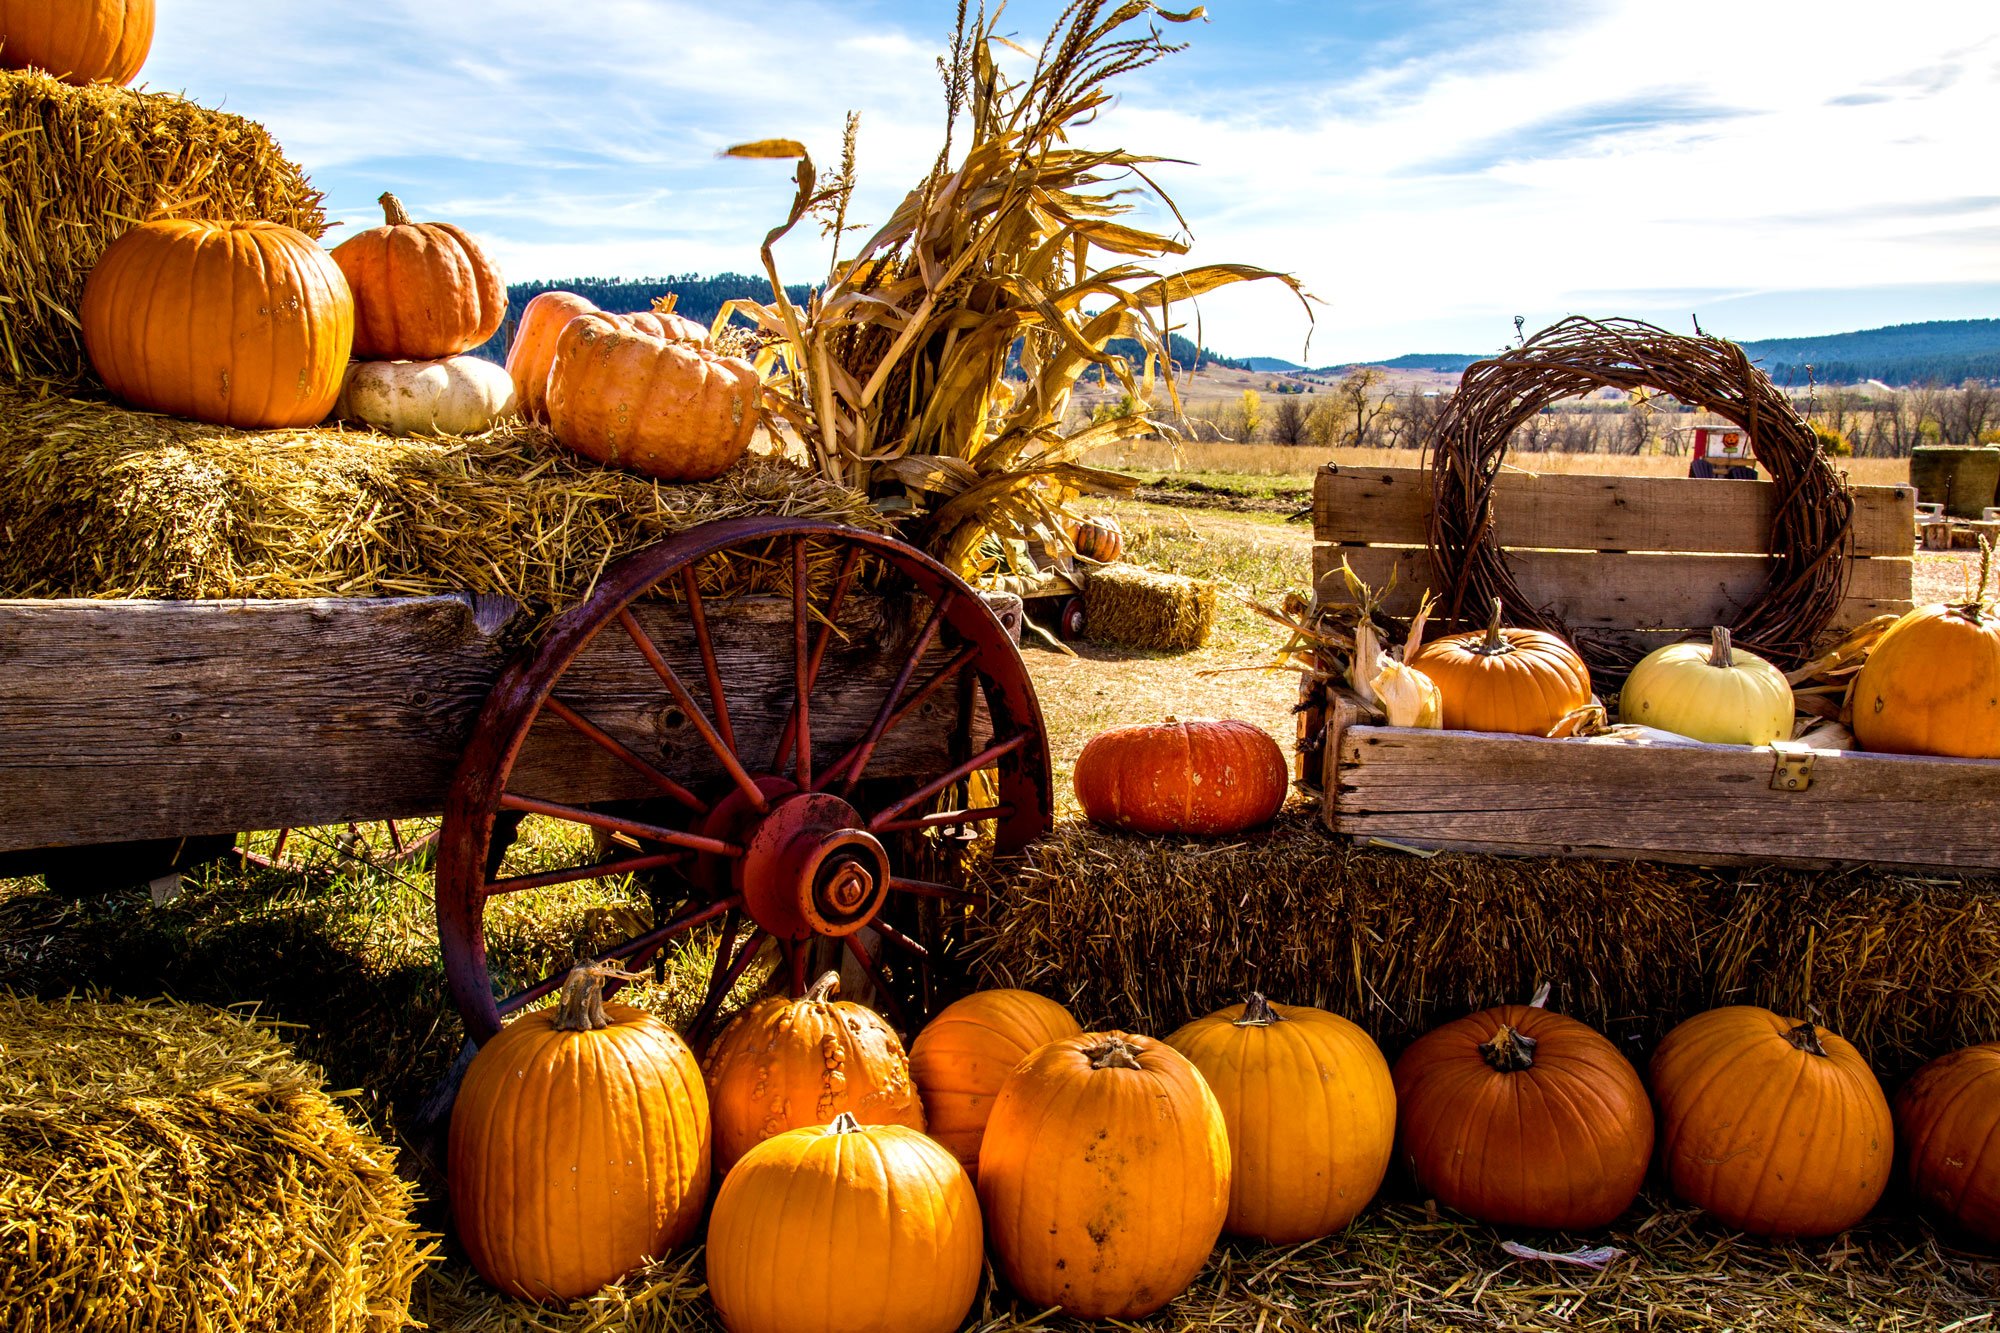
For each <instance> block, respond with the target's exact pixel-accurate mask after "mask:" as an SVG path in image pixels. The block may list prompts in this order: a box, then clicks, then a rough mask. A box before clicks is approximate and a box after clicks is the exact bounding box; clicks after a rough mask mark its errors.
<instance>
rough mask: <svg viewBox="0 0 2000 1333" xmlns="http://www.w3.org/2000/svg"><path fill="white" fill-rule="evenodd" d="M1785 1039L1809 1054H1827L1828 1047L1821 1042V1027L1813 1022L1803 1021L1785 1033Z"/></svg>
mask: <svg viewBox="0 0 2000 1333" xmlns="http://www.w3.org/2000/svg"><path fill="white" fill-rule="evenodd" d="M1785 1040H1786V1041H1788V1042H1790V1043H1791V1044H1792V1045H1794V1046H1796V1047H1798V1049H1800V1050H1802V1051H1804V1052H1805V1053H1806V1054H1807V1055H1825V1054H1826V1047H1824V1046H1822V1045H1820V1044H1819V1029H1818V1028H1816V1027H1814V1026H1813V1025H1812V1024H1811V1023H1801V1024H1799V1025H1798V1026H1797V1027H1795V1028H1793V1029H1792V1030H1791V1031H1790V1032H1787V1033H1786V1034H1785Z"/></svg>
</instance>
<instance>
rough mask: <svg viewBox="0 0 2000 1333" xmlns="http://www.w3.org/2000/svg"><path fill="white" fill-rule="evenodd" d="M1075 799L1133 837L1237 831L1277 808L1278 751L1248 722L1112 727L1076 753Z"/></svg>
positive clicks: (1280, 783)
mask: <svg viewBox="0 0 2000 1333" xmlns="http://www.w3.org/2000/svg"><path fill="white" fill-rule="evenodd" d="M1073 781H1074V783H1075V786H1076V799H1077V801H1078V803H1079V804H1081V805H1082V806H1083V813H1084V815H1085V816H1086V817H1087V818H1089V819H1090V820H1092V821H1093V822H1095V823H1099V824H1105V825H1109V826H1110V827H1112V828H1120V829H1126V830H1129V831H1131V832H1134V833H1198V834H1215V833H1240V832H1241V831H1243V830H1244V829H1250V828H1256V827H1257V826H1259V825H1261V824H1268V823H1270V822H1271V820H1272V818H1273V817H1274V816H1275V815H1276V814H1277V813H1278V810H1279V808H1280V807H1282V806H1283V805H1284V803H1285V793H1286V791H1287V789H1288V787H1289V777H1288V775H1287V774H1286V772H1285V753H1284V751H1282V750H1280V749H1279V748H1278V743H1277V742H1276V741H1274V740H1272V739H1271V737H1270V735H1269V733H1267V732H1266V731H1265V730H1264V729H1263V728H1262V727H1259V726H1255V725H1253V724H1251V723H1249V722H1237V721H1233V720H1226V719H1225V720H1218V719H1216V718H1206V717H1191V718H1188V719H1186V720H1181V719H1177V718H1168V719H1167V720H1166V721H1165V722H1157V723H1142V724H1139V725H1135V726H1125V727H1112V728H1110V729H1109V730H1107V731H1101V732H1099V733H1098V734H1097V735H1095V736H1092V737H1091V738H1090V740H1089V741H1087V742H1086V743H1085V744H1084V747H1083V753H1082V754H1080V755H1078V756H1077V760H1076V773H1075V775H1074V778H1073Z"/></svg>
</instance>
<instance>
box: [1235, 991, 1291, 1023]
mask: <svg viewBox="0 0 2000 1333" xmlns="http://www.w3.org/2000/svg"><path fill="white" fill-rule="evenodd" d="M1285 1021H1286V1019H1285V1016H1284V1015H1283V1014H1281V1013H1279V1012H1278V1011H1277V1010H1276V1009H1273V1008H1272V1007H1271V1002H1270V1001H1269V1000H1267V999H1265V998H1264V992H1262V991H1258V990H1253V991H1251V992H1250V998H1249V999H1247V1000H1245V1001H1244V1002H1243V1017H1241V1018H1239V1019H1237V1020H1236V1026H1237V1027H1240V1028H1267V1027H1269V1026H1271V1024H1273V1023H1283V1022H1285Z"/></svg>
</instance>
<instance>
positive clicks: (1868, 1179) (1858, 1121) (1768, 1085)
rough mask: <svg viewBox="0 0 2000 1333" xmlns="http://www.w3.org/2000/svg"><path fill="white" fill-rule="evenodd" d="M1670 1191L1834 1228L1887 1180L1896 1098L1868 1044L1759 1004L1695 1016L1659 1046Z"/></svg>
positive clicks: (1770, 1225)
mask: <svg viewBox="0 0 2000 1333" xmlns="http://www.w3.org/2000/svg"><path fill="white" fill-rule="evenodd" d="M1651 1072H1652V1084H1653V1096H1654V1097H1655V1098H1656V1099H1657V1100H1658V1102H1659V1106H1660V1143H1661V1155H1662V1157H1663V1158H1664V1160H1665V1163H1666V1169H1667V1178H1668V1181H1669V1182H1670V1183H1671V1184H1672V1186H1673V1190H1674V1193H1675V1194H1677V1195H1678V1196H1680V1197H1681V1198H1683V1199H1685V1200H1687V1201H1688V1202H1689V1203H1692V1204H1695V1205H1696V1206H1698V1207H1701V1208H1705V1209H1707V1210H1708V1211H1709V1212H1711V1213H1713V1214H1714V1215H1715V1216H1716V1217H1718V1218H1720V1219H1721V1220H1722V1221H1723V1222H1724V1223H1725V1224H1726V1225H1728V1226H1731V1227H1735V1228H1736V1229H1737V1230H1739V1231H1748V1232H1751V1233H1753V1234H1755V1235H1759V1236H1829V1235H1832V1234H1833V1233H1834V1232H1836V1231H1841V1230H1844V1229H1846V1228H1847V1227H1851V1226H1853V1225H1854V1224H1855V1223H1856V1222H1859V1221H1860V1220H1861V1219H1862V1218H1864V1217H1866V1216H1867V1215H1868V1210H1869V1209H1870V1208H1873V1207H1874V1206H1875V1202H1876V1200H1878V1199H1880V1198H1881V1197H1882V1191H1883V1189H1884V1188H1885V1187H1886V1186H1887V1185H1888V1183H1889V1165H1890V1161H1891V1159H1892V1157H1893V1155H1894V1150H1895V1132H1894V1129H1893V1126H1892V1125H1891V1123H1890V1117H1889V1103H1888V1100H1887V1099H1886V1098H1884V1097H1883V1095H1882V1085H1881V1084H1880V1083H1878V1082H1877V1081H1876V1079H1875V1075H1874V1073H1873V1072H1872V1071H1871V1070H1870V1069H1869V1068H1868V1062H1867V1061H1866V1060H1864V1059H1862V1058H1861V1053H1860V1052H1859V1051H1857V1050H1855V1049H1854V1047H1852V1046H1851V1045H1849V1044H1848V1043H1847V1042H1845V1041H1843V1040H1842V1039H1841V1038H1840V1037H1838V1036H1836V1035H1835V1034H1833V1033H1831V1032H1828V1031H1827V1030H1826V1029H1824V1028H1820V1027H1815V1026H1814V1025H1813V1024H1811V1023H1808V1022H1803V1021H1801V1020H1799V1019H1795V1018H1781V1017H1779V1016H1778V1015H1777V1014H1774V1013H1772V1012H1771V1011H1770V1010H1768V1009H1759V1008H1757V1007H1755V1006H1753V1005H1732V1006H1729V1007H1727V1008H1723V1009H1711V1010H1709V1011H1708V1012H1707V1013H1705V1014H1697V1015H1695V1016H1694V1017H1693V1018H1690V1019H1688V1020H1687V1021H1686V1022H1684V1023H1682V1024H1681V1025H1680V1026H1678V1027H1676V1028H1675V1029H1674V1030H1673V1031H1671V1032H1669V1033H1668V1034H1667V1035H1666V1037H1665V1039H1663V1040H1662V1041H1661V1042H1660V1045H1659V1049H1658V1050H1656V1051H1655V1052H1654V1053H1653V1063H1652V1071H1651Z"/></svg>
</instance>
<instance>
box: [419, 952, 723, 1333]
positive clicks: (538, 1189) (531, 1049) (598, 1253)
mask: <svg viewBox="0 0 2000 1333" xmlns="http://www.w3.org/2000/svg"><path fill="white" fill-rule="evenodd" d="M607 975H615V974H614V973H612V972H611V971H610V969H606V968H594V967H579V968H576V969H574V970H572V971H571V972H570V974H569V977H568V978H567V979H566V980H565V981H564V983H563V988H562V999H561V1002H560V1003H559V1004H558V1005H557V1006H556V1007H554V1008H550V1009H539V1010H535V1011H533V1012H531V1013H526V1014H522V1015H521V1016H520V1017H519V1018H516V1019H515V1020H514V1021H513V1022H511V1023H509V1024H508V1025H507V1026H506V1027H504V1028H502V1029H501V1030H500V1032H499V1034H498V1035H497V1036H495V1037H494V1038H493V1039H492V1040H491V1041H489V1042H487V1043H486V1044H485V1045H484V1046H482V1047H480V1049H479V1054H478V1055H477V1056H475V1057H474V1058H473V1061H472V1065H471V1067H470V1068H469V1069H467V1070H466V1073H465V1081H464V1083H463V1084H461V1085H460V1087H459V1090H458V1100H457V1101H456V1103H455V1104H454V1105H453V1107H452V1114H451V1149H450V1159H451V1161H450V1166H451V1208H452V1216H453V1218H454V1220H455V1221H456V1223H457V1227H458V1236H459V1240H460V1241H461V1242H462V1243H463V1244H464V1246H465V1252H466V1254H467V1255H468V1256H469V1257H470V1258H471V1260H472V1263H473V1266H474V1267H475V1268H477V1269H478V1270H479V1272H480V1275H481V1276H483V1277H484V1278H485V1279H486V1280H487V1281H488V1282H491V1283H492V1284H493V1285H494V1286H496V1287H499V1288H500V1289H501V1290H503V1291H506V1292H509V1293H511V1294H512V1295H515V1296H520V1297H523V1298H525V1299H528V1300H536V1301H547V1302H560V1301H568V1300H573V1299H575V1298H576V1297H579V1296H587V1295H589V1294H590V1293H592V1292H594V1291H596V1290H597V1289H598V1288H600V1287H602V1286H603V1285H604V1284H605V1283H607V1282H612V1281H615V1280H616V1279H618V1278H619V1277H622V1276H623V1275H624V1274H626V1273H627V1272H630V1271H631V1270H632V1269H633V1268H636V1267H637V1266H638V1265H639V1264H640V1263H641V1262H642V1261H643V1260H645V1259H646V1258H648V1257H649V1256H654V1257H657V1256H660V1255H664V1254H666V1253H667V1252H668V1251H669V1250H671V1249H673V1248H674V1247H675V1246H677V1245H681V1244H683V1243H685V1242H686V1241H687V1240H689V1239H690V1238H691V1237H692V1236H693V1235H694V1232H695V1228H696V1227H697V1226H698V1225H699V1223H700V1222H701V1213H702V1208H703V1206H704V1205H705V1204H706V1203H707V1201H708V1170H709V1123H708V1096H707V1092H706V1090H705V1089H704V1088H703V1086H702V1080H701V1070H700V1069H699V1067H698V1066H697V1065H696V1063H695V1058H694V1053H693V1052H692V1051H690V1050H689V1049H688V1047H687V1043H685V1042H683V1041H682V1040H681V1039H680V1037H678V1036H677V1035H675V1033H674V1030H673V1029H672V1028H670V1027H668V1026H667V1025H666V1024H664V1023H662V1022H661V1021H660V1020H659V1019H657V1018H655V1017H653V1016H652V1015H651V1014H648V1013H646V1012H644V1011H643V1010H639V1009H633V1008H630V1007H628V1006H626V1005H622V1004H606V1003H604V1001H603V998H602V986H603V981H602V978H603V977H604V976H607Z"/></svg>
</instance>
